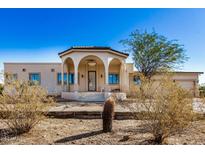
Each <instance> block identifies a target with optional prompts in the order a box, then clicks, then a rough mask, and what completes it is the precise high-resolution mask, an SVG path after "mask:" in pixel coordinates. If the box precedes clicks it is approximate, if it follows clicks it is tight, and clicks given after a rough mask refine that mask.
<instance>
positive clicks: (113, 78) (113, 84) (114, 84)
mask: <svg viewBox="0 0 205 154" xmlns="http://www.w3.org/2000/svg"><path fill="white" fill-rule="evenodd" d="M121 65H122V63H121V61H120V60H119V59H117V58H113V59H112V60H111V61H110V63H109V67H108V83H109V91H112V92H119V91H121Z"/></svg>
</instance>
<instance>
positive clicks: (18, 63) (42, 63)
mask: <svg viewBox="0 0 205 154" xmlns="http://www.w3.org/2000/svg"><path fill="white" fill-rule="evenodd" d="M5 64H16V65H20V64H26V65H28V64H29V65H30V64H34V65H36V64H40V65H44V64H45V65H47V64H61V63H60V62H59V63H57V62H45V63H44V62H4V65H5Z"/></svg>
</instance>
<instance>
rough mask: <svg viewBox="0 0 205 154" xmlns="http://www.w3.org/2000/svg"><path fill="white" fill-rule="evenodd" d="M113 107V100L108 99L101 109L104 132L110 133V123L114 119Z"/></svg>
mask: <svg viewBox="0 0 205 154" xmlns="http://www.w3.org/2000/svg"><path fill="white" fill-rule="evenodd" d="M114 106H115V100H114V98H112V97H110V98H108V99H107V100H106V101H105V104H104V107H103V115H102V116H103V117H102V118H103V131H104V132H111V131H112V121H113V118H114Z"/></svg>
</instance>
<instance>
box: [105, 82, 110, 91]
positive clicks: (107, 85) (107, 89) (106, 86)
mask: <svg viewBox="0 0 205 154" xmlns="http://www.w3.org/2000/svg"><path fill="white" fill-rule="evenodd" d="M105 92H110V86H109V84H106V85H105Z"/></svg>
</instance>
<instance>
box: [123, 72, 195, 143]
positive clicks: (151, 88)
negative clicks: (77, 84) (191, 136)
mask: <svg viewBox="0 0 205 154" xmlns="http://www.w3.org/2000/svg"><path fill="white" fill-rule="evenodd" d="M141 80H142V82H141V85H140V86H139V87H138V89H137V91H136V99H135V101H134V102H133V103H132V104H127V105H126V106H128V107H129V108H130V110H131V111H133V113H134V112H136V111H137V112H140V114H137V112H136V114H135V116H134V117H135V118H136V119H146V120H143V121H142V122H143V123H144V124H143V125H144V126H145V129H146V130H148V131H149V132H151V133H152V134H153V136H154V140H153V141H154V143H156V144H162V143H165V141H166V138H167V137H168V136H170V135H173V134H175V133H179V132H181V131H183V130H184V129H186V128H188V126H189V125H190V124H191V121H192V120H193V117H194V113H193V109H192V101H193V99H192V96H191V94H190V92H189V91H187V90H185V89H183V88H181V87H180V86H178V85H177V84H176V83H174V82H173V81H172V79H171V76H169V75H164V77H163V78H162V79H161V80H160V81H158V82H156V81H153V80H150V79H146V78H145V77H143V76H141Z"/></svg>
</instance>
